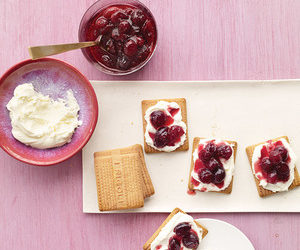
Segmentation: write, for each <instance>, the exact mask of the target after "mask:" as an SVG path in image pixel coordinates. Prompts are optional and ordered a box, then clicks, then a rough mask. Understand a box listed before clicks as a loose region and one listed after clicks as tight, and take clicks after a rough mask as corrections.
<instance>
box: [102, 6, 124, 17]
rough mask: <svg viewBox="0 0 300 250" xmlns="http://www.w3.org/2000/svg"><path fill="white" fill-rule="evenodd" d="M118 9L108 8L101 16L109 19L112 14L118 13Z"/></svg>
mask: <svg viewBox="0 0 300 250" xmlns="http://www.w3.org/2000/svg"><path fill="white" fill-rule="evenodd" d="M119 10H120V9H119V8H118V7H110V8H107V9H106V10H105V11H104V12H103V16H104V17H106V18H110V17H111V15H112V14H114V13H115V12H117V11H119Z"/></svg>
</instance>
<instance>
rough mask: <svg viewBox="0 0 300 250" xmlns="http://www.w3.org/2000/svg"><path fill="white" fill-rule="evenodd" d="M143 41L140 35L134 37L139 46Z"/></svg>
mask: <svg viewBox="0 0 300 250" xmlns="http://www.w3.org/2000/svg"><path fill="white" fill-rule="evenodd" d="M144 43H145V41H144V39H143V38H142V37H140V36H137V37H136V44H137V45H138V46H139V47H141V46H143V45H144ZM171 114H172V113H171Z"/></svg>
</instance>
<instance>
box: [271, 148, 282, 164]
mask: <svg viewBox="0 0 300 250" xmlns="http://www.w3.org/2000/svg"><path fill="white" fill-rule="evenodd" d="M269 159H270V161H271V163H272V164H274V165H277V164H279V163H280V162H281V161H282V157H281V153H280V152H279V151H277V150H275V149H274V150H272V151H271V152H270V155H269Z"/></svg>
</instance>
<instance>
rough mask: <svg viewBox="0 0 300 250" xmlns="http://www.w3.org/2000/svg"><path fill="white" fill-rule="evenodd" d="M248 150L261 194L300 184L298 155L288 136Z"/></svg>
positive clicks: (283, 189) (280, 190)
mask: <svg viewBox="0 0 300 250" xmlns="http://www.w3.org/2000/svg"><path fill="white" fill-rule="evenodd" d="M246 152H247V155H248V159H249V161H250V164H251V170H252V172H253V175H254V178H255V181H256V184H257V187H258V192H259V195H260V196H266V195H269V194H272V193H275V192H282V191H287V190H289V189H291V188H293V187H294V186H297V185H300V178H299V176H298V171H297V169H296V167H295V163H296V160H297V157H296V155H295V153H294V151H293V150H292V148H291V146H290V144H289V141H288V138H287V137H286V136H283V137H279V138H276V139H273V140H268V141H266V142H263V143H259V144H257V145H253V146H249V147H247V149H246Z"/></svg>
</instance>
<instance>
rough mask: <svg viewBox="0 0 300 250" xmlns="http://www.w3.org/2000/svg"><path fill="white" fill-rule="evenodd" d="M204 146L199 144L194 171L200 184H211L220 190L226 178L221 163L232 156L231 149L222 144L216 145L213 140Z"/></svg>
mask: <svg viewBox="0 0 300 250" xmlns="http://www.w3.org/2000/svg"><path fill="white" fill-rule="evenodd" d="M204 145H205V144H204ZM204 145H203V144H200V145H199V147H198V157H199V159H197V161H196V162H195V165H194V171H195V172H196V173H197V174H198V177H199V180H200V181H201V182H202V183H205V184H210V183H212V184H215V185H216V186H217V187H219V188H222V187H223V186H224V179H225V177H226V172H225V169H224V167H223V164H222V161H223V162H224V161H227V160H229V159H230V157H231V156H232V154H233V152H232V147H231V146H229V145H228V144H225V143H224V142H221V143H219V144H216V143H215V140H212V141H209V142H208V143H207V144H206V145H205V146H204ZM221 159H222V161H221ZM198 185H199V183H198Z"/></svg>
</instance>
